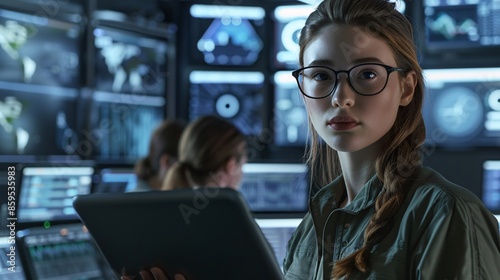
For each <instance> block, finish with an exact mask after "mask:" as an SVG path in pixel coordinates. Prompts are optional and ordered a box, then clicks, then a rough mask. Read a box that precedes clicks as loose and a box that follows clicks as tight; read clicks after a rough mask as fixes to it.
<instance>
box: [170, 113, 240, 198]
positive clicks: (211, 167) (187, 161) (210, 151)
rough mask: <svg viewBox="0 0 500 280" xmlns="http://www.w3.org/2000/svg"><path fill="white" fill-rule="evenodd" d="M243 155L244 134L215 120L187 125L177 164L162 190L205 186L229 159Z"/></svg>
mask: <svg viewBox="0 0 500 280" xmlns="http://www.w3.org/2000/svg"><path fill="white" fill-rule="evenodd" d="M245 155H246V141H245V136H244V135H243V133H242V132H241V131H240V130H239V129H238V128H237V127H236V126H235V125H233V124H232V123H230V122H229V121H226V120H224V119H222V118H219V117H216V116H204V117H200V118H199V119H197V120H195V121H193V122H192V123H190V124H189V125H188V126H187V127H186V130H185V131H184V133H183V134H182V137H181V141H180V144H179V160H178V161H177V162H176V163H175V164H174V165H173V166H172V168H171V169H170V170H169V171H168V173H167V176H166V178H165V181H164V183H163V189H164V190H170V189H179V188H192V187H195V186H206V184H207V183H208V182H209V181H210V179H211V176H212V175H213V174H215V173H216V172H217V171H218V170H219V169H220V168H221V167H223V166H224V165H225V164H226V163H227V162H228V161H229V160H230V159H231V158H232V157H235V158H236V160H238V161H240V160H241V159H242V158H243V157H244V156H245Z"/></svg>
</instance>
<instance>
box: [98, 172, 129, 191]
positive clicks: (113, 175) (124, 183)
mask: <svg viewBox="0 0 500 280" xmlns="http://www.w3.org/2000/svg"><path fill="white" fill-rule="evenodd" d="M136 183H137V175H136V174H135V172H134V170H133V169H132V168H106V169H103V170H101V171H100V172H99V176H98V182H96V183H95V186H94V188H93V190H92V192H93V193H122V192H127V191H130V190H131V189H132V188H133V187H135V186H136Z"/></svg>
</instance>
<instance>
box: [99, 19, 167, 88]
mask: <svg viewBox="0 0 500 280" xmlns="http://www.w3.org/2000/svg"><path fill="white" fill-rule="evenodd" d="M167 34H168V31H167V30H165V34H163V36H167ZM93 35H94V48H95V67H96V69H95V88H96V89H97V90H98V91H104V92H116V93H134V94H138V95H159V96H165V95H166V86H167V77H168V76H169V73H168V71H169V70H170V69H168V64H169V61H168V60H169V56H168V53H169V52H170V47H171V42H170V41H169V40H168V39H167V38H161V37H154V36H150V35H147V34H146V33H144V34H141V33H137V32H132V31H128V30H123V29H117V28H110V27H106V26H98V27H96V28H94V30H93Z"/></svg>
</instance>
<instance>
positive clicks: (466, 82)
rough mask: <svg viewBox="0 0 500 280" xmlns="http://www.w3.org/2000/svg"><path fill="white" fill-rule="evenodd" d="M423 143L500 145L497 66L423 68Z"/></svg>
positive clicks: (448, 146)
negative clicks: (424, 88)
mask: <svg viewBox="0 0 500 280" xmlns="http://www.w3.org/2000/svg"><path fill="white" fill-rule="evenodd" d="M424 78H425V80H426V85H427V89H426V93H425V97H424V108H423V116H424V121H425V125H426V130H427V131H426V132H427V140H426V144H427V145H432V146H434V147H441V148H460V149H470V148H477V147H500V102H499V100H500V68H453V69H425V70H424Z"/></svg>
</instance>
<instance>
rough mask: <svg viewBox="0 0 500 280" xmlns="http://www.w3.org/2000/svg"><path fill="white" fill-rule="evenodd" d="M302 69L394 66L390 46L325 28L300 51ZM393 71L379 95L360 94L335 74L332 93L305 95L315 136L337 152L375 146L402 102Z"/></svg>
mask: <svg viewBox="0 0 500 280" xmlns="http://www.w3.org/2000/svg"><path fill="white" fill-rule="evenodd" d="M303 58H304V60H303V61H304V67H306V66H318V65H322V66H328V67H330V68H332V69H334V70H336V71H339V70H349V69H351V68H352V67H353V66H356V65H358V64H361V63H371V62H373V63H380V64H385V65H388V66H391V67H398V65H397V64H396V60H395V58H394V55H393V53H392V51H391V49H390V48H389V46H388V45H387V44H386V43H385V42H384V41H382V40H380V39H377V38H375V37H372V36H369V35H368V34H367V33H365V32H363V31H362V30H361V29H359V28H356V27H352V26H347V25H333V24H332V25H329V26H326V27H324V28H323V30H322V31H321V33H320V35H319V36H318V37H317V38H316V39H314V40H313V41H311V42H310V44H309V46H308V47H307V48H306V49H305V50H304V57H303ZM401 85H402V84H401V82H400V80H399V76H398V73H397V72H395V73H391V74H389V79H388V81H387V85H386V87H385V88H384V90H382V91H381V92H380V93H379V94H377V95H373V96H363V95H360V94H358V93H356V92H355V91H354V90H353V88H352V87H351V85H350V84H349V81H348V78H347V75H346V74H345V73H341V74H339V75H338V85H337V87H336V88H335V90H334V91H333V93H332V94H331V95H329V96H327V97H325V98H323V99H311V98H308V97H305V96H304V100H305V105H306V108H307V111H308V114H309V116H310V118H311V121H312V124H313V126H314V128H315V130H316V131H317V132H318V134H319V136H320V137H321V138H322V139H323V140H324V141H325V142H326V143H327V144H328V145H329V146H330V147H332V148H333V149H335V150H337V151H339V152H356V151H359V150H361V149H365V148H367V147H372V146H373V147H374V149H376V147H377V146H378V145H373V144H374V143H378V142H380V141H379V140H380V139H381V138H382V137H383V136H384V135H385V134H386V133H387V132H388V131H389V129H390V128H391V127H392V125H393V124H394V122H395V120H396V115H397V112H398V108H399V106H400V105H403V106H404V105H407V103H409V101H411V97H410V98H409V100H407V98H404V96H403V94H402V86H401Z"/></svg>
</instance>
